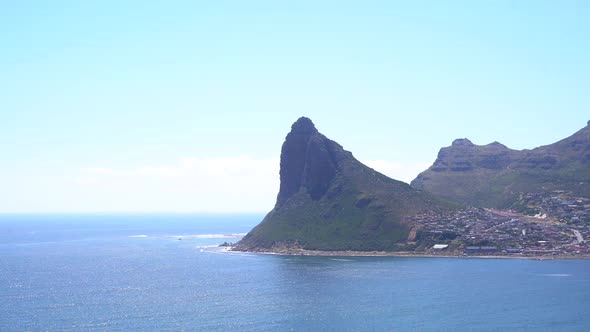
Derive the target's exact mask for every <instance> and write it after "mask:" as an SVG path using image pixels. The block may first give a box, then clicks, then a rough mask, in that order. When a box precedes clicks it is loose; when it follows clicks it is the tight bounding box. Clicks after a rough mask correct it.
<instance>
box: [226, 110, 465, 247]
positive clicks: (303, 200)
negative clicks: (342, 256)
mask: <svg viewBox="0 0 590 332" xmlns="http://www.w3.org/2000/svg"><path fill="white" fill-rule="evenodd" d="M280 180H281V184H280V190H279V194H278V196H277V202H276V205H275V207H274V209H273V210H272V211H270V212H269V213H268V214H267V216H266V217H265V218H264V220H263V221H262V222H261V223H260V224H259V225H258V226H256V227H255V228H254V229H253V230H252V231H251V232H249V233H248V234H247V235H246V236H245V237H244V238H243V239H242V240H241V241H240V242H239V243H238V244H237V245H236V246H235V248H234V249H235V250H259V251H268V250H271V251H272V250H273V248H275V249H276V248H281V247H291V248H302V249H314V250H363V251H365V250H396V249H399V247H400V246H401V245H403V243H404V242H405V241H406V240H407V239H408V234H409V232H410V229H409V227H408V226H407V224H406V222H405V221H406V218H407V217H409V216H413V215H415V214H416V213H420V212H425V211H442V210H445V209H449V208H454V206H452V205H450V204H447V203H444V202H441V201H440V200H439V199H437V198H435V197H434V196H432V195H430V194H428V193H425V192H422V191H419V190H416V189H414V188H412V187H410V186H409V185H408V184H406V183H403V182H400V181H396V180H393V179H390V178H388V177H386V176H384V175H382V174H380V173H378V172H376V171H375V170H373V169H371V168H369V167H367V166H365V165H363V164H362V163H360V162H359V161H358V160H356V159H355V158H354V157H353V155H352V154H351V153H350V152H348V151H345V150H344V149H343V148H342V146H340V145H339V144H338V143H336V142H334V141H332V140H330V139H328V138H327V137H325V136H324V135H322V134H321V133H319V132H318V130H317V129H316V128H315V126H314V124H313V123H312V121H311V120H310V119H308V118H305V117H302V118H300V119H299V120H297V122H295V123H294V124H293V126H292V127H291V132H290V133H289V134H288V135H287V137H286V139H285V142H284V143H283V146H282V149H281V168H280Z"/></svg>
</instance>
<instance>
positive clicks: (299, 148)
mask: <svg viewBox="0 0 590 332" xmlns="http://www.w3.org/2000/svg"><path fill="white" fill-rule="evenodd" d="M332 143H333V142H331V141H330V140H328V139H327V138H326V137H325V136H324V135H322V134H320V133H319V132H318V131H317V129H316V128H315V126H314V125H313V122H311V120H310V119H308V118H305V117H302V118H300V119H299V120H297V122H295V123H294V124H293V126H292V127H291V132H290V133H289V134H288V135H287V138H286V139H285V142H284V143H283V147H282V149H281V171H280V178H281V187H280V190H279V194H278V196H277V203H276V206H277V207H280V206H282V205H283V204H284V203H285V201H287V200H288V199H289V197H291V196H293V195H294V194H296V193H297V192H299V191H300V190H305V191H306V192H307V193H308V194H309V195H310V196H311V198H312V199H314V200H318V199H320V198H321V197H322V196H323V195H324V194H325V193H326V191H327V190H328V186H329V184H330V181H332V179H333V178H334V175H335V174H336V167H337V166H336V163H335V160H334V158H333V156H332V150H333V149H332V147H331V145H332Z"/></svg>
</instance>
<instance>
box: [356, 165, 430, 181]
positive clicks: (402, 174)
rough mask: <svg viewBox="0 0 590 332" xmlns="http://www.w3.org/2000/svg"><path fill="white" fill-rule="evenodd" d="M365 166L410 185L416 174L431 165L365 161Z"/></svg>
mask: <svg viewBox="0 0 590 332" xmlns="http://www.w3.org/2000/svg"><path fill="white" fill-rule="evenodd" d="M365 165H367V166H369V167H371V168H373V169H375V170H376V171H378V172H380V173H383V174H385V175H387V176H388V177H390V178H392V179H396V180H400V181H404V182H406V183H410V182H411V181H412V180H413V179H415V178H416V176H417V175H418V174H420V173H421V172H423V171H425V170H426V169H427V168H428V167H430V165H431V164H430V163H426V162H408V163H402V162H397V161H387V160H367V161H365Z"/></svg>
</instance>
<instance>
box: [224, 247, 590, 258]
mask: <svg viewBox="0 0 590 332" xmlns="http://www.w3.org/2000/svg"><path fill="white" fill-rule="evenodd" d="M228 251H231V252H247V253H252V254H265V255H281V256H317V257H413V258H480V259H531V260H556V259H559V260H564V259H590V255H550V256H549V255H548V256H534V255H533V256H527V255H464V254H440V255H438V254H433V253H414V252H390V251H354V250H335V251H326V250H306V249H281V250H234V248H229V250H228Z"/></svg>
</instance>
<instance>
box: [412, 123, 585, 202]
mask: <svg viewBox="0 0 590 332" xmlns="http://www.w3.org/2000/svg"><path fill="white" fill-rule="evenodd" d="M411 185H412V187H414V188H416V189H420V190H425V191H428V192H431V193H433V194H435V195H437V196H440V197H444V198H447V199H450V200H453V201H457V202H461V203H464V204H468V205H472V206H477V207H495V208H508V207H511V206H512V205H513V204H514V203H515V202H517V201H518V200H519V198H520V197H522V194H524V193H532V192H549V191H555V190H563V191H567V192H571V193H572V194H573V195H574V196H580V197H590V121H589V122H588V124H587V126H586V127H584V128H582V129H581V130H579V131H578V132H576V133H575V134H573V135H572V136H570V137H568V138H565V139H563V140H561V141H559V142H556V143H554V144H550V145H546V146H541V147H538V148H535V149H532V150H521V151H519V150H512V149H509V148H507V147H506V146H504V145H502V144H500V143H498V142H494V143H491V144H488V145H483V146H481V145H475V144H473V143H471V142H470V141H469V140H468V139H457V140H455V141H454V142H453V144H452V145H451V146H449V147H445V148H442V149H441V150H440V152H439V153H438V157H437V159H436V161H435V162H434V164H433V165H432V166H431V167H430V168H429V169H427V170H426V171H424V172H422V173H421V174H419V175H418V177H417V178H416V179H414V180H413V181H412V182H411Z"/></svg>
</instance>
